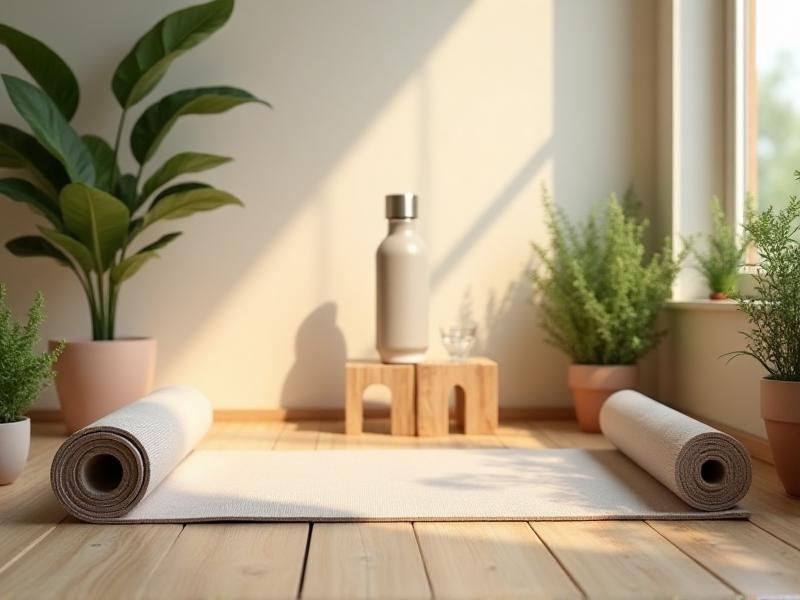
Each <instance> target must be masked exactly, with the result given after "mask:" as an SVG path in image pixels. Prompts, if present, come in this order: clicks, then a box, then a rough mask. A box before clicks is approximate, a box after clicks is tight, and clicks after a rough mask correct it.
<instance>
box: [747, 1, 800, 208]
mask: <svg viewBox="0 0 800 600" xmlns="http://www.w3.org/2000/svg"><path fill="white" fill-rule="evenodd" d="M746 4H747V6H746V7H745V9H744V11H743V14H744V17H745V19H746V20H747V22H746V23H745V31H746V33H745V35H746V41H745V46H746V48H745V69H746V74H745V81H746V91H745V101H746V103H747V108H746V113H747V114H746V119H747V125H746V129H747V138H748V139H747V146H748V147H747V158H746V161H747V166H746V177H747V179H746V184H745V185H746V189H747V190H749V191H750V193H751V194H753V196H754V197H755V202H754V205H755V206H754V208H757V209H758V210H763V209H765V208H767V207H768V206H775V207H776V208H781V207H782V206H783V205H785V203H786V201H787V199H788V198H789V196H790V195H796V194H798V193H800V184H799V183H798V182H797V181H796V180H795V178H794V172H795V170H799V169H800V41H799V38H798V35H797V24H798V23H800V1H798V0H748V1H747V3H746ZM748 80H749V81H748Z"/></svg>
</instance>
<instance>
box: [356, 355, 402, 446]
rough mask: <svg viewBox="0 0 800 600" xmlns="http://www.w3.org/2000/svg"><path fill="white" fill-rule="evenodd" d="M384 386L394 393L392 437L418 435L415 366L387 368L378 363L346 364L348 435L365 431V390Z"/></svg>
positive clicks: (358, 362)
mask: <svg viewBox="0 0 800 600" xmlns="http://www.w3.org/2000/svg"><path fill="white" fill-rule="evenodd" d="M373 384H381V385H385V386H386V387H387V388H389V391H390V392H391V393H392V407H391V432H392V435H414V433H415V429H416V423H415V409H414V365H387V364H383V363H379V362H375V361H347V364H346V365H345V432H346V433H347V434H348V435H358V434H360V433H362V431H363V430H364V390H366V389H367V388H368V387H369V386H370V385H373Z"/></svg>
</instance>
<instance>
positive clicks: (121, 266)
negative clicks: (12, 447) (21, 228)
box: [0, 0, 269, 340]
mask: <svg viewBox="0 0 800 600" xmlns="http://www.w3.org/2000/svg"><path fill="white" fill-rule="evenodd" d="M233 5H234V0H213V1H211V2H207V3H206V4H199V5H195V6H190V7H188V8H184V9H182V10H178V11H176V12H174V13H172V14H170V15H168V16H166V17H165V18H163V19H162V20H161V21H159V22H158V23H157V24H156V25H155V26H153V27H152V28H151V29H150V30H149V31H148V32H147V33H145V34H144V35H143V36H142V37H141V38H140V39H139V40H138V41H137V42H136V44H135V45H134V46H133V48H132V49H131V51H130V52H129V53H128V54H127V55H126V56H125V57H124V58H123V59H122V61H121V62H120V63H119V66H118V67H117V68H116V70H115V71H114V75H113V77H112V80H111V89H112V91H113V94H114V97H115V98H116V100H117V102H118V104H119V107H120V116H119V122H118V125H117V129H116V134H115V137H114V139H113V141H112V142H110V143H109V141H107V140H106V139H104V138H102V137H100V136H98V135H92V134H87V135H82V136H81V135H79V134H78V133H77V132H76V131H75V129H74V128H73V127H72V125H71V124H70V121H71V119H72V117H73V115H74V114H75V111H76V109H77V107H78V101H79V96H80V91H79V89H78V82H77V80H76V78H75V75H74V74H73V72H72V70H71V69H70V68H69V67H68V66H67V64H66V63H65V62H64V61H63V60H62V59H61V58H60V57H59V56H58V55H57V54H56V53H55V52H53V50H51V49H50V48H49V47H47V46H46V45H45V44H43V43H42V42H40V41H38V40H37V39H35V38H33V37H31V36H29V35H27V34H25V33H23V32H21V31H18V30H16V29H13V28H12V27H9V26H8V25H4V24H0V44H2V45H4V46H6V47H7V48H8V50H9V51H10V52H11V54H13V55H14V56H15V57H16V58H17V60H18V61H19V62H20V63H21V64H22V66H23V67H25V69H26V70H27V72H28V73H29V74H30V76H31V78H32V79H33V80H34V81H35V82H36V84H34V83H31V82H29V81H26V80H24V79H20V78H18V77H14V76H12V75H6V74H4V75H3V76H2V78H3V82H4V84H5V88H6V91H7V92H8V95H9V97H10V98H11V102H12V104H13V105H14V107H15V108H16V110H17V112H18V113H19V115H20V116H21V117H22V118H23V120H24V121H25V122H26V123H27V124H28V127H29V128H30V133H28V132H26V131H22V130H20V129H18V128H16V127H13V126H11V125H5V124H0V167H5V168H11V169H22V170H23V171H24V173H25V178H19V177H8V178H3V179H0V195H4V196H6V197H8V198H10V199H11V200H14V201H17V202H22V203H25V204H27V205H28V206H29V207H30V208H31V209H33V210H34V211H35V212H36V213H38V214H39V215H40V216H41V217H43V218H44V219H45V220H46V221H47V225H45V226H40V227H39V233H38V234H37V235H25V236H22V237H18V238H16V239H12V240H11V241H9V242H8V243H7V244H6V247H7V248H8V249H9V250H10V251H11V252H12V253H13V254H15V255H16V256H40V257H48V258H51V259H54V260H56V261H57V262H58V263H59V264H61V265H63V266H65V267H67V268H69V269H71V270H72V271H73V272H74V273H75V275H76V276H77V278H78V280H79V281H80V284H81V286H82V288H83V290H84V292H85V294H86V299H87V302H88V305H89V310H90V313H91V321H92V333H93V337H94V339H96V340H107V339H114V329H115V322H116V311H117V302H118V299H119V292H120V286H121V285H122V283H123V282H125V281H126V280H127V279H129V278H130V277H132V276H133V275H135V274H136V273H137V272H138V271H139V269H141V268H142V267H143V266H144V265H145V263H147V262H148V261H150V260H151V259H153V258H155V257H156V256H157V252H158V251H159V250H161V249H162V248H164V247H165V246H166V245H167V244H170V243H171V242H173V241H174V240H175V239H176V238H177V237H178V236H180V235H181V233H180V232H177V231H176V232H170V233H166V234H163V235H161V236H160V237H158V238H157V239H154V240H150V241H148V242H147V243H142V244H138V247H136V248H134V247H133V245H134V242H138V241H139V239H140V238H141V237H142V236H143V234H145V233H148V231H149V230H150V228H151V227H152V226H153V225H155V224H156V223H159V222H161V221H165V220H171V219H180V218H184V217H188V216H190V215H193V214H195V213H197V212H200V211H208V210H213V209H216V208H219V207H222V206H227V205H242V202H241V201H240V200H239V199H238V198H236V197H235V196H234V195H232V194H230V193H228V192H224V191H222V190H218V189H215V188H214V187H212V186H211V185H209V184H207V183H202V182H196V181H183V182H179V183H176V182H175V181H174V180H175V179H176V178H178V177H180V176H182V175H186V174H189V173H197V172H201V171H206V170H208V169H211V168H213V167H217V166H219V165H222V164H224V163H227V162H229V161H230V160H231V158H230V157H227V156H219V155H216V154H208V153H205V152H181V153H179V154H175V155H174V156H172V157H170V158H168V159H167V160H166V161H165V162H164V163H163V164H161V165H159V166H158V167H157V168H155V169H150V165H149V163H150V161H151V159H152V158H153V156H154V154H155V153H156V151H157V150H158V148H159V146H160V145H161V142H162V141H163V140H164V138H165V137H166V136H167V134H168V133H169V132H170V130H171V129H172V127H173V126H174V125H175V123H176V122H177V121H178V120H179V119H180V118H181V117H184V116H187V115H206V114H215V113H221V112H224V111H227V110H229V109H231V108H234V107H236V106H240V105H242V104H246V103H260V104H264V105H267V106H269V105H268V103H267V102H265V101H263V100H260V99H258V98H256V97H255V96H253V95H252V94H250V93H249V92H246V91H244V90H242V89H239V88H235V87H229V86H213V87H198V88H190V89H183V90H179V91H176V92H172V93H170V94H167V95H166V96H164V97H162V98H160V99H159V100H157V101H156V102H155V103H153V104H152V105H150V106H149V107H147V108H146V109H144V110H143V111H142V112H140V114H139V116H138V118H137V119H136V121H135V122H134V123H133V127H132V128H131V129H130V134H129V142H130V149H131V152H132V154H133V157H134V159H135V161H136V164H135V165H134V166H133V168H132V169H131V170H130V171H128V170H127V169H123V168H122V165H120V164H119V161H118V158H119V151H120V147H121V144H122V139H123V132H124V131H125V125H126V117H128V116H129V115H130V111H131V110H132V109H133V108H134V107H136V105H137V104H139V103H140V102H141V101H142V100H143V99H144V98H145V97H146V96H147V95H148V94H149V93H150V92H152V91H153V89H154V88H155V87H156V86H157V85H158V83H159V82H160V81H161V79H162V77H163V76H164V74H165V73H166V72H167V69H168V68H169V66H170V65H171V63H172V62H173V61H175V60H176V59H177V58H178V57H179V56H181V55H182V54H184V53H185V52H187V51H188V50H189V49H191V48H193V47H194V46H196V45H197V44H199V43H200V42H202V41H203V40H205V39H206V38H208V37H209V36H210V35H211V34H213V33H214V32H215V31H217V30H218V29H220V28H221V27H222V26H223V25H224V24H225V23H226V22H227V21H228V19H229V18H230V16H231V13H232V11H233ZM37 84H38V85H37ZM146 172H147V173H146ZM145 173H146V174H147V176H146V177H145Z"/></svg>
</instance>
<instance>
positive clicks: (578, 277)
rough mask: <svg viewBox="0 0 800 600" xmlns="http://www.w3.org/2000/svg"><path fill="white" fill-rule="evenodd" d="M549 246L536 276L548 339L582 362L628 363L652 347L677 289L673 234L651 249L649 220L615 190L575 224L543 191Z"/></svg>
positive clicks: (540, 255) (536, 247)
mask: <svg viewBox="0 0 800 600" xmlns="http://www.w3.org/2000/svg"><path fill="white" fill-rule="evenodd" d="M544 207H545V216H546V222H547V227H548V230H549V232H550V238H551V240H550V242H551V243H550V247H549V248H548V247H545V246H543V245H539V244H534V251H535V253H536V255H537V256H538V258H539V261H540V262H541V265H540V268H539V269H538V270H536V271H534V272H533V273H532V274H531V276H532V279H533V283H534V285H535V287H536V289H537V292H538V296H539V298H538V299H539V301H540V311H541V312H540V314H541V324H542V327H543V328H544V330H545V332H546V334H547V341H548V342H549V343H550V344H552V345H554V346H556V347H558V348H560V349H561V350H563V351H564V352H565V353H566V354H568V355H569V356H570V357H571V358H572V360H573V361H574V362H575V363H578V364H607V365H627V364H633V363H635V362H636V361H637V360H638V359H639V358H641V357H642V356H643V355H644V354H646V353H647V352H648V351H649V350H650V349H651V348H653V347H654V346H655V345H656V344H657V343H658V340H659V339H660V337H661V335H662V332H660V331H659V330H658V329H657V327H656V321H657V318H658V314H659V312H660V311H661V309H662V308H663V306H664V304H665V302H666V301H667V300H668V299H669V297H670V296H671V293H672V282H673V281H674V279H675V277H676V275H677V273H678V270H679V268H680V263H681V261H682V259H683V255H681V256H679V257H678V258H677V259H675V258H673V257H672V247H671V243H670V241H669V240H668V239H667V240H665V241H664V246H663V249H662V250H661V252H660V253H656V254H653V255H652V256H651V257H649V258H647V257H646V252H645V247H644V241H643V240H644V234H645V231H646V229H647V227H648V223H647V221H639V220H638V219H637V218H636V217H635V216H632V215H628V214H626V212H625V211H624V210H623V208H622V206H620V204H619V202H618V201H617V199H616V197H615V196H613V195H612V196H611V198H610V200H609V202H608V203H607V204H606V205H605V207H604V210H603V211H602V212H601V211H600V210H599V209H595V210H593V211H592V212H591V214H590V215H589V217H588V218H587V219H586V221H585V222H583V223H582V224H579V225H575V224H573V223H571V222H570V221H569V219H568V218H567V217H566V215H565V214H564V213H563V211H561V210H560V209H559V208H558V207H556V206H555V205H554V204H553V201H552V199H551V198H550V197H549V196H548V195H547V193H546V192H545V194H544Z"/></svg>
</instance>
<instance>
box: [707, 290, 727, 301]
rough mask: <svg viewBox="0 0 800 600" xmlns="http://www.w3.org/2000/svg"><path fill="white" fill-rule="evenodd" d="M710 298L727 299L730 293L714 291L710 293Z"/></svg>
mask: <svg viewBox="0 0 800 600" xmlns="http://www.w3.org/2000/svg"><path fill="white" fill-rule="evenodd" d="M708 298H709V300H727V299H728V294H726V293H725V292H712V293H711V294H709V295H708Z"/></svg>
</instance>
